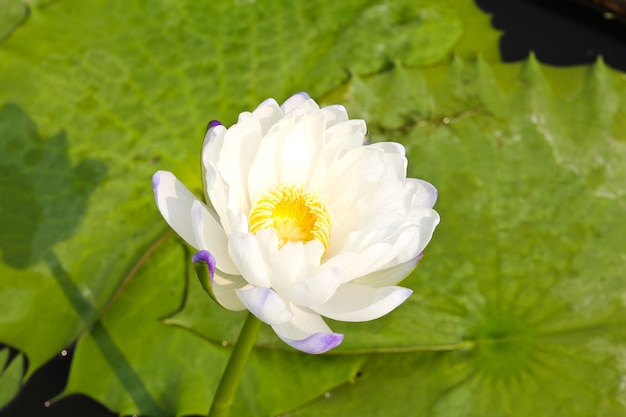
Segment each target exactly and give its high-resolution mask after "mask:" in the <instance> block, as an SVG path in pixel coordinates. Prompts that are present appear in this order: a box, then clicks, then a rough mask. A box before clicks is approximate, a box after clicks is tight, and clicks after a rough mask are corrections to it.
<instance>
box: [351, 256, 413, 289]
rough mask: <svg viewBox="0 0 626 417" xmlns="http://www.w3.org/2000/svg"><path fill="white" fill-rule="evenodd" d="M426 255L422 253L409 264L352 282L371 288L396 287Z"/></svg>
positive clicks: (374, 273) (380, 271)
mask: <svg viewBox="0 0 626 417" xmlns="http://www.w3.org/2000/svg"><path fill="white" fill-rule="evenodd" d="M423 255H424V254H423V253H420V254H419V255H418V256H416V257H415V258H413V259H410V260H409V261H407V262H403V263H401V264H398V265H395V266H392V267H390V268H386V269H382V270H379V271H375V272H372V273H370V274H367V275H365V276H362V277H359V278H357V279H355V280H353V281H352V283H354V284H361V285H369V286H371V287H376V288H378V287H386V286H389V285H396V284H397V283H398V282H400V281H402V280H403V279H404V278H406V276H407V275H409V274H410V273H411V271H412V270H413V269H414V268H415V266H416V265H417V264H418V262H419V261H420V259H422V256H423Z"/></svg>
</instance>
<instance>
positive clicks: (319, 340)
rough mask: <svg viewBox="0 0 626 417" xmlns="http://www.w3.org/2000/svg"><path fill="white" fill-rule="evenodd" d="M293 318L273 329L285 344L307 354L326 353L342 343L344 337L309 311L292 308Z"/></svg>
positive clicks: (274, 326)
mask: <svg viewBox="0 0 626 417" xmlns="http://www.w3.org/2000/svg"><path fill="white" fill-rule="evenodd" d="M292 312H293V314H294V315H293V318H292V319H291V320H290V321H289V322H287V323H283V324H277V325H273V326H272V328H273V329H274V331H275V332H276V334H277V335H278V337H280V338H281V339H282V340H283V341H284V342H285V343H287V344H288V345H290V346H291V347H294V348H296V349H298V350H301V351H303V352H306V353H324V352H327V351H329V350H331V349H333V348H335V347H337V346H339V344H340V343H341V341H342V340H343V335H342V334H339V333H333V332H332V330H330V327H328V325H326V323H324V320H323V319H322V318H321V317H320V316H319V315H318V314H315V313H313V312H311V311H310V310H309V309H301V308H298V307H296V306H292Z"/></svg>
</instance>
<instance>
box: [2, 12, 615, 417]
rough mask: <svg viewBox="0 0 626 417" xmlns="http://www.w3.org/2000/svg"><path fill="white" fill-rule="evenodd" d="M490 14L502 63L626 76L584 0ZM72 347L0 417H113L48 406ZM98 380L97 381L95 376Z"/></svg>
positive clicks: (69, 403)
mask: <svg viewBox="0 0 626 417" xmlns="http://www.w3.org/2000/svg"><path fill="white" fill-rule="evenodd" d="M476 2H477V4H478V5H479V6H480V7H481V8H482V9H483V10H485V11H486V12H488V13H490V14H492V16H493V18H492V24H493V25H494V26H495V27H496V28H497V29H500V30H502V31H503V36H502V37H501V39H500V51H501V54H502V57H503V59H504V61H507V62H514V61H518V60H521V59H524V58H525V57H526V56H528V53H529V52H530V51H534V53H535V54H536V56H537V58H538V59H539V60H540V61H541V62H544V63H546V64H551V65H560V66H566V65H581V64H586V63H590V62H593V61H594V60H595V59H596V57H597V56H600V55H601V56H602V57H603V59H604V60H605V62H606V63H607V64H608V65H609V66H611V67H613V68H615V69H619V70H622V71H626V24H625V23H624V22H622V21H620V20H619V19H615V18H614V19H607V18H606V16H605V15H604V14H603V11H602V10H597V9H596V10H594V9H592V8H588V7H585V6H584V5H583V3H585V0H580V1H579V2H576V1H572V0H477V1H476ZM72 354H73V349H72V347H70V348H68V349H67V350H66V352H65V355H61V354H60V355H59V356H57V357H55V358H54V359H52V360H51V361H50V362H48V363H47V364H46V365H45V366H43V367H42V368H41V369H39V370H38V371H37V372H36V373H35V374H34V375H33V377H32V378H31V379H30V380H29V381H28V383H27V384H26V385H25V386H24V387H23V388H22V390H21V392H20V394H19V395H18V396H17V397H16V398H15V399H14V400H13V402H12V403H11V404H9V405H8V406H7V407H5V408H4V409H2V410H0V417H37V416H41V417H79V416H80V417H84V416H89V417H114V416H116V414H113V413H111V412H109V411H108V410H107V409H105V408H104V407H103V406H102V405H100V404H98V403H97V402H95V401H93V400H91V399H90V398H88V397H85V396H71V397H68V398H66V399H63V400H61V401H58V402H54V403H52V404H48V403H47V401H48V400H49V399H50V398H53V397H54V396H56V395H57V394H59V393H60V392H61V391H62V389H63V387H64V385H65V382H66V381H67V376H68V373H69V366H70V363H71V358H72ZM95 377H97V376H95Z"/></svg>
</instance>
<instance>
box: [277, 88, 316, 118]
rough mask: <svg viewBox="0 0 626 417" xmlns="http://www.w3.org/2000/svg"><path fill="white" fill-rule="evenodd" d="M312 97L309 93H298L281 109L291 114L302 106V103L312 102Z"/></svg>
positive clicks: (286, 101)
mask: <svg viewBox="0 0 626 417" xmlns="http://www.w3.org/2000/svg"><path fill="white" fill-rule="evenodd" d="M310 99H311V97H310V96H309V95H308V94H307V93H304V92H302V93H296V94H294V95H293V96H291V97H289V98H288V99H287V100H285V102H284V103H283V104H282V106H280V107H281V109H283V111H284V112H285V114H286V113H291V112H292V111H293V110H294V109H295V108H296V107H298V106H300V105H301V104H302V103H305V102H306V101H308V100H310Z"/></svg>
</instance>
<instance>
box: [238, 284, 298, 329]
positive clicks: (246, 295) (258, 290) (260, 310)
mask: <svg viewBox="0 0 626 417" xmlns="http://www.w3.org/2000/svg"><path fill="white" fill-rule="evenodd" d="M235 292H236V294H237V297H239V299H240V300H241V302H242V303H243V305H245V306H246V308H247V309H248V310H250V312H251V313H252V314H254V315H255V316H257V318H258V319H259V320H261V321H263V322H265V323H267V324H270V325H274V324H281V323H285V322H287V321H289V320H290V319H291V318H292V316H293V314H292V313H291V311H290V310H289V307H288V306H287V304H286V303H285V301H284V300H283V299H282V298H280V296H279V295H278V294H276V292H275V291H274V290H271V289H269V288H264V287H251V288H242V289H239V290H236V291H235Z"/></svg>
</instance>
